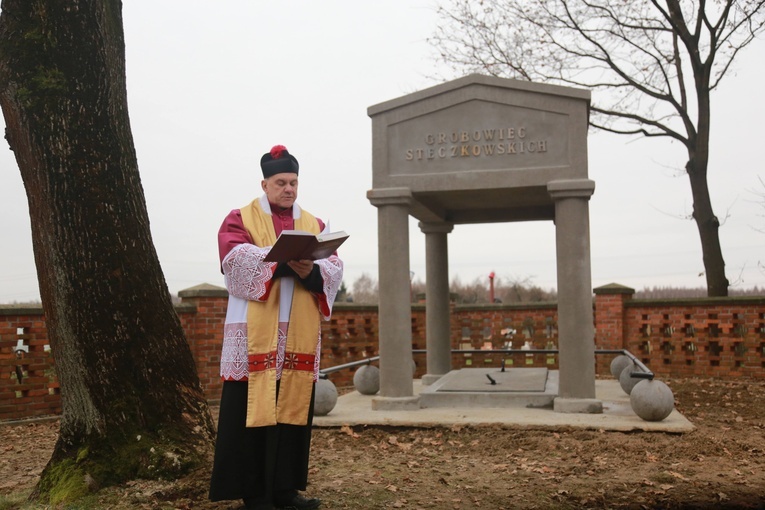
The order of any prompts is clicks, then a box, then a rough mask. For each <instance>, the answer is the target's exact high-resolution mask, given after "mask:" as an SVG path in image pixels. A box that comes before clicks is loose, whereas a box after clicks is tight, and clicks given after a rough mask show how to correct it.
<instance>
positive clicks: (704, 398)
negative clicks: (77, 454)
mask: <svg viewBox="0 0 765 510" xmlns="http://www.w3.org/2000/svg"><path fill="white" fill-rule="evenodd" d="M663 381H664V382H667V383H668V384H669V385H670V387H671V388H672V390H673V392H674V395H675V403H676V406H677V408H678V410H679V411H680V412H681V413H683V414H684V415H685V416H686V417H687V418H688V419H689V420H690V421H691V422H692V423H693V424H694V425H695V426H696V430H694V431H693V432H690V433H687V434H682V435H674V434H666V433H656V432H650V433H649V432H631V433H621V432H607V431H602V430H573V429H554V430H553V429H550V430H540V429H518V428H501V427H475V428H474V427H466V428H452V429H445V428H430V429H413V428H391V427H384V428H381V427H353V428H349V427H343V428H336V429H316V430H315V431H314V436H313V445H312V448H313V451H312V458H311V475H310V486H309V490H308V493H309V495H310V496H315V497H319V498H321V499H322V500H323V501H324V505H323V508H326V509H384V508H385V509H387V508H401V509H413V510H416V509H466V508H485V509H492V510H494V509H549V508H552V509H556V508H557V509H578V508H593V509H595V508H597V509H603V508H609V509H610V508H614V509H617V508H618V509H621V508H625V509H636V510H637V509H654V508H667V509H705V508H722V509H733V508H762V509H765V381H751V380H739V381H715V380H699V379H687V380H680V379H674V380H666V379H663ZM214 411H215V410H214ZM57 428H58V422H57V421H47V422H37V423H26V424H13V425H4V426H0V433H1V434H2V436H1V437H0V452H1V455H0V510H1V509H37V508H43V507H41V506H35V505H30V504H28V503H25V502H24V498H25V495H26V494H28V493H29V491H30V490H31V488H32V487H33V486H34V484H35V483H36V481H37V479H38V477H39V474H40V472H41V471H42V469H43V467H44V465H45V463H46V462H47V459H48V457H49V455H50V452H51V450H52V448H53V445H54V442H55V440H56V434H57ZM208 476H209V471H208V470H202V471H199V472H197V473H194V474H193V475H191V476H189V477H187V478H185V479H183V480H180V481H177V482H175V483H167V482H165V483H162V482H145V481H138V482H134V483H131V484H129V485H127V486H125V487H119V488H112V489H107V490H102V491H101V492H100V493H98V494H97V496H96V497H95V498H96V499H97V501H96V502H95V503H92V504H91V505H90V506H81V505H80V506H77V507H70V508H103V509H115V510H122V509H201V510H228V509H234V508H238V507H239V503H238V502H231V503H229V504H226V503H210V502H208V501H207V500H206V491H207V481H208Z"/></svg>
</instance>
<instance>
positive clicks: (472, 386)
mask: <svg viewBox="0 0 765 510" xmlns="http://www.w3.org/2000/svg"><path fill="white" fill-rule="evenodd" d="M547 372H548V370H547V369H546V368H508V369H507V370H505V371H504V372H503V371H502V370H501V369H499V368H465V369H461V370H452V371H451V372H449V373H448V374H446V375H445V376H443V377H442V378H441V380H440V381H438V383H436V384H434V385H433V388H434V389H435V391H460V392H462V391H481V392H483V391H487V392H491V393H502V392H527V391H545V385H546V384H547ZM487 376H488V377H487ZM492 380H493V382H492Z"/></svg>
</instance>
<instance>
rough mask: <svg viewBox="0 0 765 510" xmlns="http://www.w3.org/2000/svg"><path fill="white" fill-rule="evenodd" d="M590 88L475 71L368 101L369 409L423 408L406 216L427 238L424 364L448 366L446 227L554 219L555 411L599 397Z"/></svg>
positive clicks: (591, 403) (438, 372)
mask: <svg viewBox="0 0 765 510" xmlns="http://www.w3.org/2000/svg"><path fill="white" fill-rule="evenodd" d="M589 105H590V93H589V91H585V90H581V89H572V88H568V87H559V86H553V85H545V84H538V83H531V82H525V81H518V80H511V79H503V78H496V77H489V76H483V75H477V74H473V75H469V76H466V77H464V78H460V79H457V80H453V81H450V82H446V83H443V84H441V85H437V86H435V87H431V88H428V89H425V90H421V91H419V92H415V93H412V94H408V95H406V96H402V97H399V98H397V99H393V100H390V101H387V102H384V103H380V104H377V105H374V106H371V107H369V109H368V115H369V116H370V117H371V119H372V159H373V160H372V173H373V177H372V189H371V190H369V191H368V192H367V198H368V199H369V201H370V202H371V203H372V205H374V206H375V207H377V209H378V239H379V253H378V256H379V296H380V306H379V317H380V325H379V335H380V337H379V338H380V393H379V396H377V397H375V398H374V399H373V402H372V408H373V409H378V410H384V409H418V408H419V402H418V398H417V397H416V396H415V395H414V392H413V378H412V373H411V357H412V337H411V329H410V327H411V326H410V324H411V321H410V318H411V303H410V298H409V277H410V275H409V228H408V218H409V216H410V215H411V216H413V217H415V218H417V219H418V220H419V226H420V229H421V230H422V232H423V233H424V234H425V247H426V287H427V296H428V298H427V300H426V305H425V306H426V328H427V336H426V345H427V375H426V376H425V377H424V378H423V383H424V384H429V383H433V382H435V381H436V380H438V379H439V378H441V377H442V376H444V375H445V374H447V373H448V372H449V371H450V370H451V346H450V344H449V338H450V334H449V282H448V267H449V266H448V253H447V235H448V234H449V233H450V232H451V231H452V229H453V227H454V225H457V224H470V223H498V222H515V221H529V220H549V221H554V222H555V231H556V234H555V240H556V264H557V285H558V324H559V356H560V358H559V369H560V370H559V372H560V373H559V374H558V375H559V392H558V395H557V397H556V398H555V399H554V409H555V410H556V411H559V412H601V411H602V405H601V404H600V402H599V401H597V400H596V399H595V359H594V349H595V346H594V328H593V315H592V284H591V272H590V234H589V199H590V196H591V195H592V193H593V191H594V189H595V183H594V182H593V181H591V180H589V179H588V176H587V129H588V122H587V121H588V114H589Z"/></svg>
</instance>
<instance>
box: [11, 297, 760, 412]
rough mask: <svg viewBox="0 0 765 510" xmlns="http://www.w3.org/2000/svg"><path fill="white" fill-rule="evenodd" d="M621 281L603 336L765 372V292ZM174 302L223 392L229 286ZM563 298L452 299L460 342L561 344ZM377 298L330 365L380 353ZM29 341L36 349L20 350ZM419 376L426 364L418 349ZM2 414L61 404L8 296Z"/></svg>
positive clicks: (665, 371)
mask: <svg viewBox="0 0 765 510" xmlns="http://www.w3.org/2000/svg"><path fill="white" fill-rule="evenodd" d="M633 294H634V290H632V289H630V288H627V287H623V286H620V285H607V286H604V287H599V288H597V289H595V298H594V301H593V307H594V308H593V310H594V320H595V345H596V348H598V349H628V350H629V351H630V352H632V353H633V354H635V355H636V356H638V357H639V358H640V359H641V360H642V361H643V363H645V364H646V365H647V366H648V368H650V369H651V370H652V371H653V372H654V373H656V374H657V375H659V376H681V377H682V376H697V377H719V378H728V377H731V378H732V377H754V378H765V297H759V298H752V297H746V298H738V297H737V298H708V299H693V300H688V299H682V300H681V299H678V300H636V299H633ZM179 296H180V298H181V303H180V304H179V305H178V306H177V307H176V311H177V313H178V316H179V317H180V320H181V324H182V325H183V328H184V330H185V331H186V336H187V339H188V341H189V345H190V347H191V349H192V353H193V354H194V359H195V360H196V364H197V371H198V373H199V378H200V381H201V383H202V387H203V389H204V391H205V394H206V395H207V397H208V398H209V399H211V400H215V399H217V398H219V396H220V387H221V382H220V378H219V376H218V364H219V362H220V342H221V334H222V331H223V322H224V320H225V316H226V301H227V294H226V291H225V290H224V289H221V288H220V287H214V286H210V285H200V286H197V287H193V288H191V289H187V290H184V291H182V292H180V293H179ZM411 321H412V348H413V349H415V350H417V349H422V350H424V349H425V348H426V340H425V338H426V336H425V305H424V304H421V303H420V304H415V305H413V308H412V319H411ZM557 325H558V315H557V307H556V304H555V303H536V304H525V305H504V304H492V305H480V306H479V305H454V304H453V305H452V307H451V326H450V337H451V338H450V341H451V346H452V349H455V350H456V349H461V350H472V349H482V348H483V349H501V348H505V347H511V348H513V349H520V348H521V346H522V345H523V344H524V343H525V342H529V344H530V346H531V347H532V348H535V349H545V348H557V344H558V331H557ZM377 336H378V317H377V307H376V306H363V305H354V304H350V303H338V304H336V305H335V308H334V313H333V315H332V319H331V320H330V321H328V322H322V337H323V343H322V367H324V368H328V367H333V366H338V365H342V364H345V363H349V362H351V361H357V360H361V359H365V358H370V357H373V356H377V355H378V347H377ZM19 341H21V344H20V345H21V346H23V347H27V348H28V352H26V351H24V350H21V351H19V350H17V346H18V345H19ZM414 359H415V363H416V366H417V369H416V376H417V377H421V376H422V375H423V374H424V373H425V370H426V367H425V354H424V353H421V354H415V355H414ZM611 359H612V357H611V356H596V371H597V373H599V374H602V375H604V376H608V375H609V374H610V371H609V366H610V362H611ZM503 360H504V361H505V363H506V366H508V367H511V366H517V367H518V366H523V367H525V366H546V367H549V368H552V369H556V368H557V367H558V359H557V355H548V354H525V353H512V354H510V353H470V354H466V353H455V354H453V355H452V368H455V369H456V368H462V367H483V366H493V367H498V366H500V364H501V363H502V361H503ZM0 366H1V367H2V372H0V420H11V419H21V418H31V417H36V416H46V415H51V414H59V413H60V412H61V400H60V395H59V387H58V382H57V379H56V376H55V373H54V364H53V359H52V356H51V354H50V351H49V349H48V338H47V333H46V330H45V318H44V315H43V312H42V309H41V308H39V307H31V308H30V307H25V308H22V307H16V306H0ZM353 374H354V369H347V370H342V371H340V372H336V373H332V374H331V375H330V376H329V377H330V379H331V380H332V381H333V382H334V383H335V385H337V386H338V387H343V386H351V385H352V384H353Z"/></svg>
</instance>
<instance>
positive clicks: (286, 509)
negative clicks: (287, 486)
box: [276, 492, 321, 510]
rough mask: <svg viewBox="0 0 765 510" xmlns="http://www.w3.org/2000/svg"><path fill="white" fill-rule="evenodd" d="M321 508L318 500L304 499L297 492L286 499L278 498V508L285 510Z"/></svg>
mask: <svg viewBox="0 0 765 510" xmlns="http://www.w3.org/2000/svg"><path fill="white" fill-rule="evenodd" d="M320 506H321V500H320V499H318V498H304V497H303V496H301V495H300V494H298V493H297V492H295V493H294V494H291V495H289V496H288V497H284V498H276V508H280V509H283V510H314V509H315V508H319V507H320Z"/></svg>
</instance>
